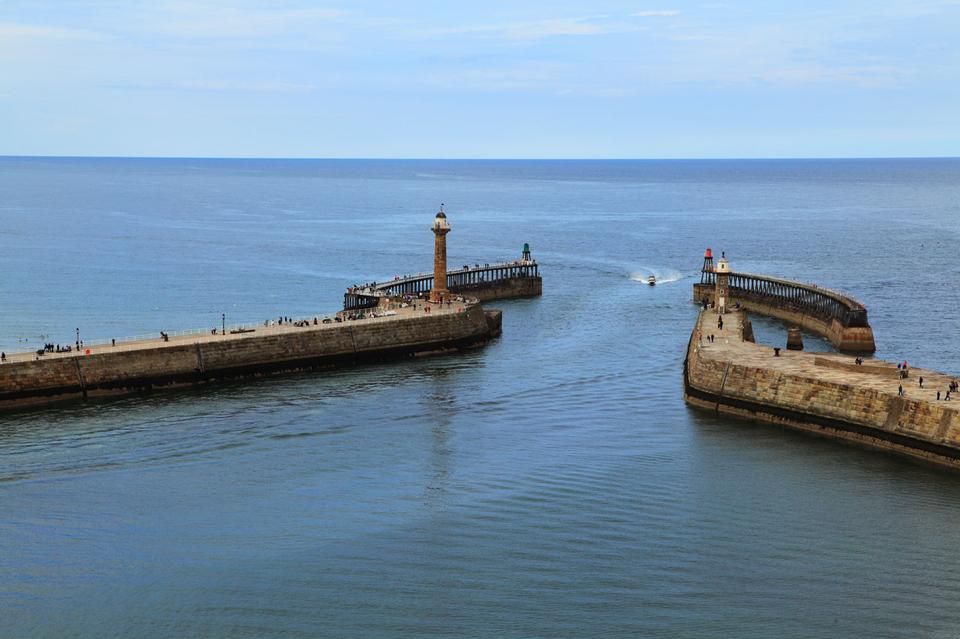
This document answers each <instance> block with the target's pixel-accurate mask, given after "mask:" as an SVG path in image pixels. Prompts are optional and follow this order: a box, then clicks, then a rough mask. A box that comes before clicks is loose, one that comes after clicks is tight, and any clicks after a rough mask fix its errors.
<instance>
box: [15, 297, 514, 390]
mask: <svg viewBox="0 0 960 639" xmlns="http://www.w3.org/2000/svg"><path fill="white" fill-rule="evenodd" d="M491 322H493V325H494V326H496V327H497V329H499V317H498V316H495V317H494V318H493V319H492V320H491V319H488V317H487V314H486V313H485V312H484V310H483V308H482V307H481V306H480V305H479V304H474V305H467V306H466V307H465V308H464V310H463V312H454V313H437V314H435V315H430V314H424V315H417V316H412V317H409V318H391V319H390V320H359V321H352V322H344V323H343V324H337V325H334V326H329V325H326V326H317V327H313V326H311V327H305V328H302V329H299V330H293V331H289V332H283V333H275V334H266V335H257V334H256V333H250V334H242V335H227V336H224V337H223V338H222V340H218V339H208V340H205V341H200V342H196V343H169V344H162V345H161V344H152V345H151V346H150V347H148V348H142V349H137V350H118V351H113V352H111V351H109V350H108V351H105V352H99V353H94V354H91V355H73V356H66V357H63V356H59V357H56V356H50V357H48V358H47V359H40V360H37V361H28V362H11V363H7V364H3V365H0V409H4V408H17V407H22V406H31V405H37V404H45V403H49V402H52V401H57V400H63V399H72V398H80V397H88V396H105V395H114V394H122V393H131V392H138V391H144V390H149V389H152V388H158V387H170V386H179V385H186V384H199V383H206V382H209V381H211V380H215V379H219V378H225V377H243V376H248V375H260V374H266V373H273V372H279V371H288V370H297V369H303V368H312V367H317V366H335V365H339V364H354V363H358V362H366V361H376V360H380V359H388V358H391V357H398V356H404V355H416V354H424V353H434V352H442V351H446V350H454V349H461V348H469V347H472V346H476V345H479V344H481V343H483V342H485V341H487V340H488V339H489V338H490V337H491V335H492V334H493V331H492V326H491Z"/></svg>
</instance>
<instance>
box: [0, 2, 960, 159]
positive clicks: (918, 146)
mask: <svg viewBox="0 0 960 639" xmlns="http://www.w3.org/2000/svg"><path fill="white" fill-rule="evenodd" d="M0 155H82V156H86V155H94V156H98V155H108V156H176V157H360V158H379V157H383V158H397V157H399V158H734V157H746V158H752V157H756V158H763V157H878V156H879V157H897V156H907V157H915V156H957V155H960V0H913V1H905V0H891V1H889V2H884V1H883V0H872V1H855V0H850V1H844V0H831V1H822V0H804V1H792V2H786V1H780V0H762V1H761V0H751V1H746V2H709V1H707V2H683V1H671V0H663V1H658V2H647V1H642V0H634V1H627V0H591V1H589V2H587V1H578V2H574V1H569V0H544V1H541V0H530V1H523V0H513V1H511V2H501V1H499V0H484V1H483V2H458V1H456V0H454V1H451V0H444V1H439V0H404V1H403V2H400V1H396V0H395V1H392V2H387V1H385V0H351V1H349V2H347V1H342V0H329V1H321V0H318V1H310V2H307V1H299V0H271V1H266V0H197V1H184V0H175V1H169V2H168V1H165V0H149V1H140V0H70V1H63V2H56V1H44V0H29V1H20V0H0Z"/></svg>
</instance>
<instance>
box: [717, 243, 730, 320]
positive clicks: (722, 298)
mask: <svg viewBox="0 0 960 639" xmlns="http://www.w3.org/2000/svg"><path fill="white" fill-rule="evenodd" d="M714 272H715V273H716V274H717V289H716V295H714V300H715V301H716V302H717V313H720V314H721V315H723V314H724V313H726V312H727V302H729V301H730V262H728V261H727V255H726V253H720V259H719V260H717V267H716V269H715V270H714Z"/></svg>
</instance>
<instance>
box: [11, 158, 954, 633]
mask: <svg viewBox="0 0 960 639" xmlns="http://www.w3.org/2000/svg"><path fill="white" fill-rule="evenodd" d="M441 203H443V205H444V210H445V211H446V213H447V215H448V217H449V220H450V222H451V225H452V228H453V230H452V232H451V233H450V235H448V236H447V240H448V252H449V256H450V266H451V267H455V266H460V265H462V264H474V263H486V262H494V261H497V260H513V259H517V258H519V257H520V251H521V249H522V246H523V244H524V243H525V242H526V243H529V244H530V246H531V250H532V253H533V257H534V258H535V259H537V260H538V262H539V264H540V269H541V272H542V274H543V295H542V297H538V298H535V299H523V300H508V301H500V302H496V303H493V304H491V306H495V307H496V308H500V309H502V310H503V335H502V337H500V338H498V339H497V340H496V341H494V342H492V343H491V344H489V345H487V346H486V347H484V348H481V349H478V350H473V351H470V352H465V353H461V354H456V355H449V356H441V357H434V358H424V359H418V360H410V361H398V362H394V363H389V364H384V365H371V366H364V367H358V368H349V369H341V370H336V371H332V372H331V371H324V372H310V373H303V374H294V375H285V376H279V377H272V378H267V379H258V380H253V381H243V382H236V383H227V384H221V385H218V386H213V387H209V388H203V389H200V390H186V391H161V392H156V393H154V394H151V395H148V396H138V397H128V398H123V399H114V400H110V401H100V402H90V403H86V404H83V403H75V404H66V405H62V406H57V407H53V408H47V409H42V410H34V411H29V412H20V413H14V414H4V415H2V416H0V637H3V638H5V639H6V638H11V639H27V638H41V637H44V638H45V637H58V638H61V637H62V638H97V639H104V638H110V637H117V638H120V637H122V638H168V637H176V638H192V637H197V638H217V637H230V638H243V637H251V638H253V637H256V638H260V637H263V638H274V637H275V638H301V637H302V638H307V637H310V638H314V637H349V638H366V637H411V638H412V637H450V638H454V637H456V638H462V637H496V638H511V637H518V638H519V637H523V638H539V637H543V638H555V637H679V638H684V637H691V638H692V637H749V638H769V637H778V638H788V637H797V638H800V637H803V638H821V637H822V638H836V637H870V638H885V637H891V638H892V637H903V638H911V639H916V638H918V637H937V638H940V637H957V636H960V474H957V473H955V472H949V471H946V470H942V469H938V468H935V467H930V466H926V465H923V464H921V463H919V462H915V461H912V460H909V459H906V458H901V457H898V456H895V455H892V454H888V453H882V452H877V451H871V450H866V449H862V448H858V447H855V446H851V445H847V444H842V443H838V442H834V441H830V440H826V439H820V438H816V437H812V436H809V435H805V434H801V433H797V432H793V431H790V430H784V429H782V428H779V427H774V426H770V425H762V424H754V423H750V422H746V421H740V420H737V419H732V418H729V417H722V416H720V417H718V416H716V415H714V414H711V413H709V412H701V411H698V410H694V409H692V408H690V407H688V406H687V405H685V403H684V401H683V393H682V378H681V375H682V363H683V356H684V349H685V346H686V344H687V340H688V338H689V335H690V330H691V328H692V327H693V323H694V319H695V317H696V312H697V309H696V307H695V305H694V304H693V303H692V302H691V292H692V284H693V283H694V282H697V281H699V277H700V273H699V272H700V268H701V265H702V262H703V254H704V251H705V249H707V248H708V247H709V248H711V249H712V250H713V253H714V255H719V254H720V252H721V251H723V252H724V253H725V255H726V257H727V258H728V259H729V260H730V263H731V266H732V268H733V269H734V270H739V271H748V272H756V273H763V274H769V275H775V276H780V277H786V278H794V279H798V280H802V281H805V282H811V283H815V284H817V285H819V286H825V287H830V288H834V289H838V290H841V291H844V292H847V293H849V294H850V295H853V296H854V297H856V298H857V299H859V300H861V301H863V302H864V304H865V305H866V306H867V308H868V311H869V317H870V322H871V324H872V326H873V329H874V333H875V336H876V341H877V348H878V350H877V353H876V356H877V357H881V358H884V359H891V360H897V361H903V360H907V361H908V362H910V364H912V365H916V366H924V367H928V368H933V369H939V370H943V371H947V372H951V373H955V374H957V375H960V360H958V357H957V355H958V349H957V344H958V328H960V325H958V308H960V287H958V286H957V281H958V279H957V278H958V275H960V267H958V264H960V258H958V251H960V159H890V160H884V159H870V160H854V159H851V160H753V161H747V160H735V161H734V160H730V161H722V160H715V161H692V160H691V161H532V160H531V161H468V160H464V161H446V160H444V161H440V160H437V161H434V160H254V159H251V160H219V159H111V158H98V159H91V158H17V157H5V158H0V349H2V350H3V351H4V352H6V353H10V352H14V351H18V350H30V349H35V348H37V347H38V346H39V345H41V344H44V343H55V344H73V343H74V342H75V340H76V338H77V335H79V339H82V340H84V341H85V343H94V342H97V341H103V340H110V339H112V338H116V339H118V340H120V339H124V338H128V337H131V336H138V335H151V336H154V335H158V334H159V331H166V332H171V333H172V332H175V331H179V330H184V329H204V328H210V327H213V326H217V325H219V324H220V322H221V321H225V322H226V323H227V324H228V325H230V324H233V323H237V324H239V323H246V322H263V321H264V320H266V319H271V318H272V319H276V318H278V317H280V316H288V317H293V318H299V317H313V316H315V315H319V314H324V313H330V312H333V311H336V310H338V309H339V308H340V307H341V304H342V299H343V298H342V295H343V293H344V291H345V289H346V288H347V287H348V286H352V285H354V284H357V283H362V282H367V281H371V280H385V279H388V278H393V277H395V276H397V275H405V274H411V273H416V272H421V271H429V270H430V269H431V268H432V250H433V237H432V234H431V232H430V223H431V221H432V219H433V216H434V214H435V213H436V212H437V210H438V209H439V208H440V206H441ZM651 274H652V275H654V276H655V277H656V278H657V280H658V284H657V285H656V286H653V287H651V286H648V285H647V283H646V279H647V277H648V276H649V275H651ZM754 325H755V329H756V334H757V339H758V341H760V342H764V343H768V344H771V345H782V344H783V343H784V342H785V339H786V330H785V326H784V325H782V324H780V323H778V322H776V321H772V320H766V319H763V318H755V319H754ZM806 346H807V349H808V350H828V349H829V348H830V346H829V345H828V344H826V343H824V342H823V341H822V340H819V339H817V338H816V336H813V335H806Z"/></svg>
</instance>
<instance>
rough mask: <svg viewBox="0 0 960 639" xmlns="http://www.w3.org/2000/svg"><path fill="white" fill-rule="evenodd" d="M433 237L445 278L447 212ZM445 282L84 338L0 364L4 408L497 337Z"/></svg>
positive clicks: (465, 345)
mask: <svg viewBox="0 0 960 639" xmlns="http://www.w3.org/2000/svg"><path fill="white" fill-rule="evenodd" d="M432 230H433V233H434V235H435V243H434V267H435V272H437V273H444V272H446V270H447V269H446V235H447V233H449V231H450V224H449V222H448V220H447V218H446V215H445V213H443V212H442V211H441V212H440V213H438V214H437V216H436V217H435V219H434V223H433V226H432ZM531 262H532V260H531ZM531 266H532V268H533V269H534V272H535V273H536V278H537V281H539V272H538V271H537V270H536V264H535V263H533V264H532V265H531V264H526V265H524V267H523V268H526V269H529V268H531ZM454 280H455V281H456V278H454ZM440 281H441V285H440V286H439V287H438V286H434V285H433V282H431V288H430V289H428V291H427V292H428V295H427V296H426V297H425V298H422V296H421V297H419V298H418V297H414V296H410V295H407V294H405V293H404V292H403V286H404V284H402V283H401V284H396V283H391V284H392V286H387V287H385V288H381V289H380V290H378V291H377V293H376V294H375V295H370V296H368V297H369V298H370V299H368V300H364V304H363V305H362V306H348V307H347V308H345V309H344V310H342V311H340V312H338V313H336V314H335V315H332V316H326V317H322V316H316V317H313V318H312V319H311V318H303V319H299V320H296V321H290V320H287V321H282V322H280V321H278V322H273V321H268V322H266V323H264V325H250V326H243V327H230V328H231V329H232V330H229V331H228V330H227V327H226V326H225V325H224V326H222V327H220V328H219V330H218V329H213V330H211V331H206V332H193V333H189V334H183V335H168V334H165V333H161V334H160V336H159V337H157V338H156V339H140V340H129V341H123V340H121V341H112V340H111V341H110V342H106V343H100V344H96V345H88V346H83V345H82V344H81V343H80V342H79V336H78V338H77V348H75V349H70V350H62V351H61V350H59V349H58V351H55V352H50V351H49V349H41V350H39V351H32V352H23V353H11V354H6V355H5V357H4V358H3V361H2V363H0V410H5V409H18V408H23V407H30V406H38V405H44V404H49V403H53V402H61V401H66V400H77V399H88V398H93V397H107V396H115V395H124V394H131V393H142V392H149V391H152V390H155V389H161V388H176V387H182V386H193V385H202V384H209V383H212V382H216V381H219V380H224V379H236V378H243V377H256V376H261V375H269V374H274V373H282V372H288V371H297V370H304V369H314V368H330V367H339V366H350V365H356V364H363V363H370V362H378V361H384V360H389V359H396V358H403V357H417V356H424V355H433V354H440V353H450V352H456V351H461V350H465V349H470V348H475V347H479V346H482V345H484V344H485V343H487V342H488V341H490V340H491V339H493V338H495V337H497V336H498V335H499V334H500V332H501V325H502V322H501V317H502V314H501V312H500V311H499V310H494V309H484V308H483V306H482V304H481V302H480V300H479V299H478V297H481V296H480V295H470V294H469V293H470V290H468V289H466V288H460V287H458V286H454V287H453V288H452V289H451V288H448V287H445V286H443V281H442V280H440ZM478 281H479V280H478ZM487 284H489V285H490V286H484V285H481V286H480V287H479V291H480V292H485V293H486V295H485V296H482V297H485V298H486V299H491V298H492V297H493V296H494V295H495V294H496V293H497V292H498V291H501V290H502V289H499V288H497V287H500V286H501V285H502V284H503V281H502V280H499V279H497V280H494V279H491V280H490V281H488V282H487ZM371 302H373V303H371Z"/></svg>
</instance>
